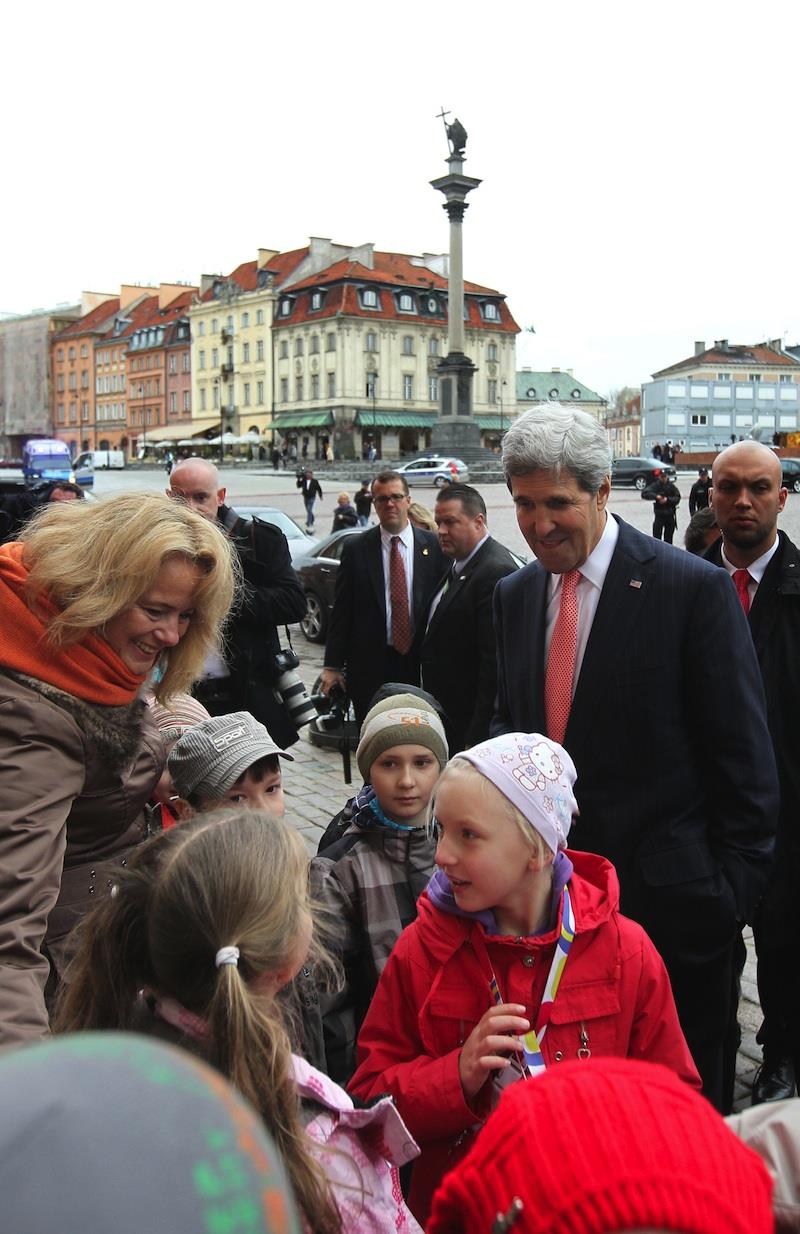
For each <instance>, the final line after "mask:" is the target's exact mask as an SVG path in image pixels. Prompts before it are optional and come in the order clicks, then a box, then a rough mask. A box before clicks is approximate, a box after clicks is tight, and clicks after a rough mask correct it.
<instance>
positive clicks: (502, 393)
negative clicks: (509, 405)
mask: <svg viewBox="0 0 800 1234" xmlns="http://www.w3.org/2000/svg"><path fill="white" fill-rule="evenodd" d="M507 385H508V382H507V381H506V379H505V377H504V378H503V380H502V381H501V382H500V445H501V446H502V444H503V436H504V434H505V431H506V429H505V422H504V420H503V402H504V396H505V392H506V386H507Z"/></svg>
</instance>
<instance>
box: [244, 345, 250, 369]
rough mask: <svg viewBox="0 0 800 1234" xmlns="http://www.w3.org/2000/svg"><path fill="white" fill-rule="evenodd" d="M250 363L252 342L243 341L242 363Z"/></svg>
mask: <svg viewBox="0 0 800 1234" xmlns="http://www.w3.org/2000/svg"><path fill="white" fill-rule="evenodd" d="M249 363H250V344H249V343H242V364H249Z"/></svg>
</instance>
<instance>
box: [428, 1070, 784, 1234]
mask: <svg viewBox="0 0 800 1234" xmlns="http://www.w3.org/2000/svg"><path fill="white" fill-rule="evenodd" d="M771 1191H772V1184H771V1181H770V1177H769V1174H768V1172H767V1170H766V1167H765V1166H764V1164H763V1162H762V1160H761V1158H760V1157H759V1156H758V1154H757V1153H755V1152H754V1151H753V1150H752V1149H750V1148H748V1147H747V1146H746V1145H745V1144H743V1143H742V1142H741V1141H740V1140H739V1139H738V1138H737V1137H736V1135H734V1133H733V1131H731V1130H730V1128H729V1127H727V1126H726V1124H725V1122H724V1120H723V1119H722V1118H721V1116H720V1115H719V1114H718V1113H717V1112H716V1110H714V1109H713V1107H712V1106H711V1105H710V1103H709V1102H707V1101H706V1100H705V1099H704V1098H703V1097H701V1096H699V1095H698V1094H697V1093H695V1092H693V1091H692V1090H691V1089H690V1088H689V1086H688V1085H686V1084H684V1083H682V1082H681V1081H680V1080H679V1079H678V1078H677V1076H676V1075H674V1074H673V1073H672V1072H671V1071H668V1070H667V1069H666V1068H665V1067H660V1066H658V1065H657V1064H654V1063H642V1062H634V1061H632V1060H630V1059H618V1058H614V1059H612V1058H604V1059H601V1060H600V1061H599V1062H595V1063H592V1064H590V1065H589V1066H587V1065H586V1064H585V1063H581V1062H566V1063H564V1064H563V1065H562V1066H560V1067H554V1068H551V1069H550V1070H548V1071H547V1073H546V1074H545V1075H543V1076H541V1077H539V1078H538V1079H534V1080H531V1081H529V1082H528V1083H525V1084H514V1085H512V1087H511V1088H510V1089H508V1090H507V1091H506V1092H505V1093H504V1094H503V1096H502V1097H501V1099H500V1104H499V1106H498V1107H497V1109H496V1110H495V1112H494V1114H492V1116H491V1118H490V1119H489V1121H488V1122H487V1123H486V1126H485V1127H484V1129H483V1130H482V1131H481V1133H480V1135H479V1136H478V1139H477V1140H476V1142H475V1144H474V1145H473V1147H472V1149H471V1151H470V1152H469V1154H468V1155H467V1156H466V1157H465V1158H464V1160H463V1161H462V1162H461V1163H460V1164H459V1165H457V1166H456V1168H455V1169H454V1170H452V1171H451V1172H450V1173H449V1174H448V1175H447V1176H446V1177H445V1179H444V1181H443V1182H442V1185H441V1186H440V1187H439V1190H438V1191H437V1193H436V1195H435V1196H434V1200H433V1209H432V1213H431V1218H430V1221H429V1222H428V1224H427V1226H426V1231H427V1234H489V1231H491V1230H497V1231H498V1232H499V1231H509V1234H613V1232H614V1231H621V1230H652V1231H679V1232H680V1234H771V1232H772V1230H773V1228H774V1225H773V1214H772V1208H771V1204H770V1194H771Z"/></svg>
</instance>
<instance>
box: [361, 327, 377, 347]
mask: <svg viewBox="0 0 800 1234" xmlns="http://www.w3.org/2000/svg"><path fill="white" fill-rule="evenodd" d="M364 350H365V351H377V350H378V336H377V334H376V333H375V331H374V330H367V333H366V335H365V337H364Z"/></svg>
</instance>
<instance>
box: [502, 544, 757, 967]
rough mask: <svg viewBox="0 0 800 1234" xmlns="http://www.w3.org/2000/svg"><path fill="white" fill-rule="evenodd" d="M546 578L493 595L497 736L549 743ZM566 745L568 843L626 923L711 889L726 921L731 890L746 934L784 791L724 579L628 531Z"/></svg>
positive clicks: (519, 579)
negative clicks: (616, 888) (516, 734)
mask: <svg viewBox="0 0 800 1234" xmlns="http://www.w3.org/2000/svg"><path fill="white" fill-rule="evenodd" d="M617 521H618V522H619V521H620V520H617ZM548 577H549V576H548V574H547V572H546V571H545V570H544V569H543V567H542V566H541V565H539V564H538V563H534V564H531V565H529V566H526V567H525V568H524V569H522V570H520V571H518V573H516V574H514V575H511V576H510V577H508V578H506V579H503V580H502V581H501V582H500V583H499V584H498V586H497V588H496V590H495V605H494V608H495V631H496V636H497V646H498V710H497V712H496V714H495V718H494V720H493V723H492V730H493V732H495V733H498V732H510V731H516V730H519V731H523V732H544V731H545V716H544V633H545V607H546V599H547V583H548ZM564 745H565V746H566V748H567V750H568V751H569V753H570V754H571V755H572V758H573V760H574V762H575V765H576V768H577V772H578V780H577V785H576V795H577V799H578V804H579V807H580V818H579V819H578V821H577V822H576V823H575V824H574V825H573V828H572V831H571V832H570V845H571V847H574V848H584V849H589V850H590V851H592V852H596V853H602V854H603V855H604V856H606V857H608V858H609V859H610V860H611V861H613V862H614V864H615V865H616V866H617V869H618V872H619V876H620V884H621V888H622V908H623V912H626V913H628V915H629V916H633V917H635V918H636V919H637V920H639V921H641V922H642V923H643V924H644V925H645V926H646V927H647V926H648V922H649V921H650V920H652V912H651V910H652V904H653V902H654V901H658V900H660V902H661V904H662V907H663V905H664V903H665V901H666V900H667V899H671V900H672V902H673V903H682V902H685V900H686V897H687V896H689V897H691V896H692V895H693V894H695V892H699V889H700V888H701V887H705V888H706V890H705V893H704V894H705V895H706V896H709V895H713V896H716V897H717V900H718V903H719V904H720V907H721V909H724V905H723V904H722V901H723V900H724V898H725V896H726V895H727V899H728V910H727V914H726V915H727V916H729V913H730V908H731V907H732V905H731V902H730V901H731V897H730V891H729V890H728V889H727V887H726V884H728V885H729V887H730V889H732V891H733V897H734V898H735V909H736V913H737V914H738V916H739V918H741V919H745V920H751V912H752V908H753V905H754V903H755V901H756V899H757V898H758V896H759V894H760V892H761V891H762V889H763V886H764V883H765V880H766V877H767V875H768V872H769V867H770V862H771V857H772V852H773V836H774V827H775V815H776V809H777V782H776V775H775V764H774V760H773V757H772V748H771V742H770V740H769V734H768V731H767V725H766V719H765V713H764V692H763V688H762V685H761V675H760V673H759V671H758V663H757V661H756V657H755V653H754V651H753V644H752V640H751V638H750V637H749V632H748V629H747V623H746V621H745V618H744V614H743V612H742V608H741V605H740V603H739V600H738V598H737V595H736V591H735V589H734V587H733V584H732V583H731V581H730V579H729V578H728V576H727V574H723V572H722V571H721V570H715V569H714V568H712V567H711V566H710V565H709V563H708V562H706V561H702V560H700V559H698V558H697V557H693V556H692V555H690V554H689V553H685V552H682V551H681V550H679V549H675V548H672V547H671V546H670V545H666V544H662V543H661V542H660V541H658V540H654V539H652V538H651V537H650V536H644V535H642V534H641V533H640V532H638V531H635V530H634V529H633V528H632V527H629V526H628V525H627V524H626V523H623V522H620V527H619V539H618V542H617V546H616V550H615V552H614V555H613V557H612V560H611V565H610V567H609V570H608V574H607V575H606V579H605V583H604V586H603V591H602V595H601V597H600V602H599V604H598V607H597V611H596V613H595V616H594V621H593V623H592V629H591V633H590V635H589V641H588V644H587V647H586V653H585V656H584V659H583V664H582V668H581V673H580V677H579V678H578V684H577V688H576V692H575V698H574V700H573V705H572V709H571V712H570V717H569V723H568V725H567V731H566V734H565V737H564ZM720 874H723V875H724V878H723V880H722V881H721V882H720V879H719V875H720ZM701 880H702V881H701ZM690 884H696V885H695V886H694V887H691V886H690ZM668 890H672V891H673V892H674V894H673V895H672V896H670V897H667V896H665V895H663V894H657V893H658V892H659V891H660V892H667V891H668ZM661 924H662V926H663V925H664V924H665V923H664V922H662V923H661ZM729 924H730V923H729ZM682 925H683V923H682V922H681V921H679V920H676V921H675V922H674V923H673V926H672V928H673V930H676V929H678V928H679V927H680V926H682ZM705 941H706V944H707V945H709V944H710V943H711V941H712V940H705ZM688 945H689V944H688V942H687V947H688Z"/></svg>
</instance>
